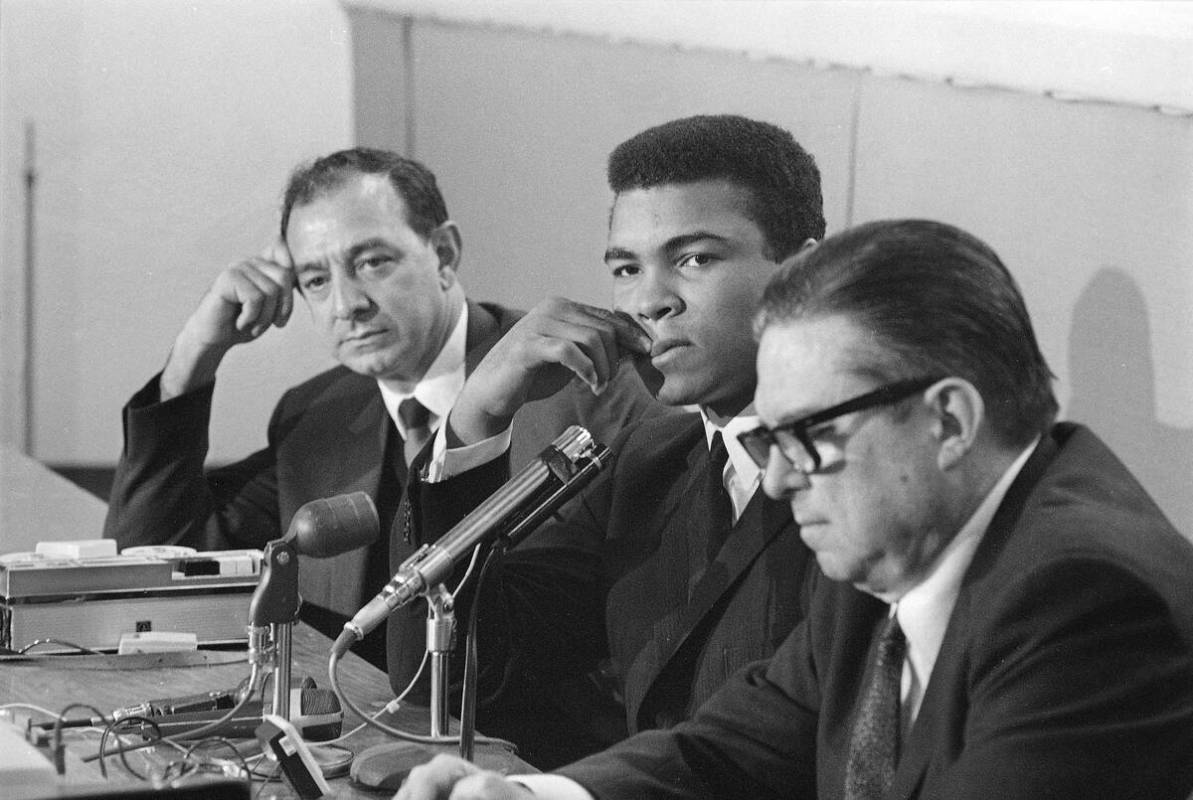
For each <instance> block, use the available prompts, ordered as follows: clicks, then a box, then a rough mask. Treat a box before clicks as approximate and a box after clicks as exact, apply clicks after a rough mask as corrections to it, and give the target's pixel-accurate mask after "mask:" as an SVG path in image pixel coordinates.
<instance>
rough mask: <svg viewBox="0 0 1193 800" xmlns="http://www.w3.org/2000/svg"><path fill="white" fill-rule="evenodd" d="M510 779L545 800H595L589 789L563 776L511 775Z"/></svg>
mask: <svg viewBox="0 0 1193 800" xmlns="http://www.w3.org/2000/svg"><path fill="white" fill-rule="evenodd" d="M509 779H510V780H511V781H513V782H514V783H518V784H521V785H522V786H525V787H526V788H527V789H529V790H530V791H531V792H533V793H534V796H535V797H541V798H543V800H593V797H592V795H590V794H589V793H588V790H587V789H585V788H584V787H583V786H581V785H580V784H578V783H576V782H575V781H574V780H572V779H571V778H565V777H564V776H562V775H510V776H509Z"/></svg>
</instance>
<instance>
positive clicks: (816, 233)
mask: <svg viewBox="0 0 1193 800" xmlns="http://www.w3.org/2000/svg"><path fill="white" fill-rule="evenodd" d="M608 177H609V188H610V189H612V190H613V192H614V193H615V194H620V193H621V192H625V191H630V190H633V189H652V188H655V187H658V186H663V185H667V184H684V183H693V182H696V181H705V180H728V181H731V182H732V183H734V184H737V185H738V186H741V187H742V188H744V189H746V190H747V191H749V192H750V195H751V197H752V200H751V203H750V208H748V209H745V211H746V213H747V215H748V216H749V217H750V219H752V220H753V221H754V222H755V223H757V225H758V227H759V228H760V229H761V230H762V233H763V235H764V236H765V237H766V243H767V247H768V249H769V251H770V252H769V253H768V254H767V255H768V256H769V257H771V258H773V259H774V260H775V261H781V260H782V259H784V258H786V257H787V256H789V255H791V254H792V253H794V252H796V251H797V250H799V248H800V246H801V245H803V243H804V242H805V241H807V240H808V239H820V238H821V237H823V236H824V202H823V199H822V197H821V192H820V170H819V169H817V167H816V161H815V160H814V159H813V158H812V156H811V155H809V154H808V153H807V151H805V150H804V149H803V148H802V147H800V145H799V143H798V142H796V141H795V138H794V137H793V136H792V135H791V134H790V133H789V132H787V131H785V130H783V129H782V128H780V127H778V126H775V125H771V124H770V123H767V122H759V121H758V120H753V119H747V118H746V117H740V116H735V115H731V114H721V115H701V116H695V117H686V118H684V119H677V120H672V121H671V122H666V123H663V124H662V125H657V126H655V127H653V128H648V129H647V130H644V131H642V132H641V133H639V134H637V135H636V136H633V137H631V138H630V139H627V140H626V141H624V142H622V143H621V144H619V145H618V146H617V147H616V148H615V149H614V150H613V152H612V153H611V154H610V156H609V171H608Z"/></svg>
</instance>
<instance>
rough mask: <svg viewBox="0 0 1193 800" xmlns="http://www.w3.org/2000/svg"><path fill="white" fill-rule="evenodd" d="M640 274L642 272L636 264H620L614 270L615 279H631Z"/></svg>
mask: <svg viewBox="0 0 1193 800" xmlns="http://www.w3.org/2000/svg"><path fill="white" fill-rule="evenodd" d="M639 272H640V270H639V269H638V267H637V266H636V265H634V264H619V265H617V266H615V267H613V269H612V273H613V277H614V278H629V277H631V276H633V275H637V274H638V273H639Z"/></svg>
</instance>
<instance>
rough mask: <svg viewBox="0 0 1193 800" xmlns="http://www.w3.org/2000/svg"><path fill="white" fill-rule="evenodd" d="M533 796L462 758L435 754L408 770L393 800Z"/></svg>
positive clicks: (494, 799)
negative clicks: (424, 762) (420, 764)
mask: <svg viewBox="0 0 1193 800" xmlns="http://www.w3.org/2000/svg"><path fill="white" fill-rule="evenodd" d="M533 797H534V794H533V793H532V792H531V791H530V790H529V789H527V788H526V787H525V786H521V785H519V784H517V783H514V782H512V781H509V780H506V779H505V778H504V777H503V776H502V775H500V774H498V773H496V772H489V771H486V770H482V769H481V768H480V767H478V766H476V765H475V764H472V763H469V762H467V761H465V760H464V759H462V758H457V757H456V756H449V755H438V756H435V757H434V758H433V759H431V760H430V761H428V762H427V763H426V764H423V765H422V766H418V767H415V768H414V769H413V770H411V771H410V776H409V777H407V778H406V782H405V783H404V784H402V788H401V789H399V790H398V793H397V794H396V795H394V800H527V798H533Z"/></svg>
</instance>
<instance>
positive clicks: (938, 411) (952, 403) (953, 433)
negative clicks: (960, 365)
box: [926, 378, 986, 470]
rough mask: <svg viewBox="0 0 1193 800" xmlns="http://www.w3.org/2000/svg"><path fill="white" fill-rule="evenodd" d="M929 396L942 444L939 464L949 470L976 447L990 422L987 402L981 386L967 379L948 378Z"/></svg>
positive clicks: (936, 385)
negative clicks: (979, 435) (983, 430)
mask: <svg viewBox="0 0 1193 800" xmlns="http://www.w3.org/2000/svg"><path fill="white" fill-rule="evenodd" d="M926 399H927V401H928V404H929V407H930V408H931V410H932V413H933V415H934V418H935V427H934V432H935V434H936V437H937V441H938V442H939V445H940V447H939V450H938V451H937V466H939V467H940V469H941V470H948V469H951V468H952V467H954V466H956V465H957V464H958V463H960V462H961V460H962V459H964V458H965V456H966V454H967V453H969V451H970V450H971V449H972V448H973V446H974V442H975V441H976V440H977V437H978V432H979V430H980V429H981V427H982V425H984V424H985V421H986V403H985V401H984V400H983V399H982V394H981V392H979V391H978V389H977V387H976V386H974V385H973V384H972V383H970V382H969V381H967V380H965V379H964V378H945V379H944V380H942V381H940V382H939V383H937V384H935V385H933V386H932V387H931V388H929V389H928V392H927V397H926Z"/></svg>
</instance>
